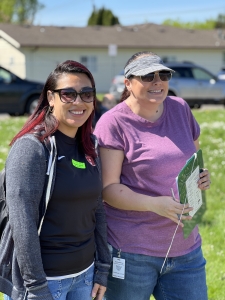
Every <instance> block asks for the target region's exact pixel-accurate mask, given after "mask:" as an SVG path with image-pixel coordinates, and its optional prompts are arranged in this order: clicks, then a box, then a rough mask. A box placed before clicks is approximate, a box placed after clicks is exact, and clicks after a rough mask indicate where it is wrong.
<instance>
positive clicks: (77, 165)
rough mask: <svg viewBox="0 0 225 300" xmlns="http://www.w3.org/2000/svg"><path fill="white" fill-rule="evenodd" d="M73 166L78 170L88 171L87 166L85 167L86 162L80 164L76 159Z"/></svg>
mask: <svg viewBox="0 0 225 300" xmlns="http://www.w3.org/2000/svg"><path fill="white" fill-rule="evenodd" d="M72 165H73V166H74V167H75V168H78V169H86V166H85V163H84V162H79V161H76V160H74V159H72Z"/></svg>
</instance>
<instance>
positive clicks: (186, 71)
mask: <svg viewBox="0 0 225 300" xmlns="http://www.w3.org/2000/svg"><path fill="white" fill-rule="evenodd" d="M172 69H173V70H174V71H175V73H173V78H193V76H192V72H191V69H190V68H185V67H175V68H174V67H172Z"/></svg>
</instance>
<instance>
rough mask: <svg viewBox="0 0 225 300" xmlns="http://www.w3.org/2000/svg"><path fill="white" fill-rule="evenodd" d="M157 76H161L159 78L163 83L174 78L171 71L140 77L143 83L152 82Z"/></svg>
mask: <svg viewBox="0 0 225 300" xmlns="http://www.w3.org/2000/svg"><path fill="white" fill-rule="evenodd" d="M155 74H159V78H160V79H161V80H162V81H169V80H170V79H171V77H172V73H171V72H170V71H159V72H156V73H154V72H153V73H149V74H146V75H143V76H140V78H141V81H143V82H151V81H153V80H154V78H155Z"/></svg>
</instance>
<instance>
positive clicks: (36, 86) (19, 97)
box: [0, 67, 43, 116]
mask: <svg viewBox="0 0 225 300" xmlns="http://www.w3.org/2000/svg"><path fill="white" fill-rule="evenodd" d="M42 89H43V83H40V82H35V81H30V80H25V79H21V78H19V77H18V76H16V75H15V74H13V73H12V72H10V71H8V70H6V69H5V68H3V67H0V113H8V114H10V115H12V116H15V115H23V114H31V113H32V112H33V111H34V109H35V107H36V106H37V103H38V99H39V96H40V94H41V91H42Z"/></svg>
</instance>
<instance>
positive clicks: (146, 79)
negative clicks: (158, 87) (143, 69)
mask: <svg viewBox="0 0 225 300" xmlns="http://www.w3.org/2000/svg"><path fill="white" fill-rule="evenodd" d="M154 76H155V74H154V73H149V74H147V75H144V76H141V80H142V81H143V82H151V81H152V80H153V79H154Z"/></svg>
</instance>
